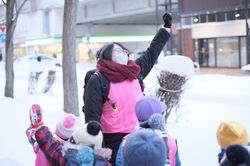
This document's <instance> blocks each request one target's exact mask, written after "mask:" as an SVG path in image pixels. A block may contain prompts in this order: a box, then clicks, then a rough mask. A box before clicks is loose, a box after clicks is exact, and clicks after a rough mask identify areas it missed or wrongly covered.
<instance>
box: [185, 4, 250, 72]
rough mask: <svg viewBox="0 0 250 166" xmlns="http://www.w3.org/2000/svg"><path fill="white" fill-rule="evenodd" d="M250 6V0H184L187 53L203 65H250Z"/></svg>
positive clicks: (235, 66)
mask: <svg viewBox="0 0 250 166" xmlns="http://www.w3.org/2000/svg"><path fill="white" fill-rule="evenodd" d="M249 5H250V3H249V2H248V1H247V0H239V1H234V0H225V1H221V0H211V1H199V0H187V1H182V11H181V23H180V30H181V32H182V51H183V54H184V55H187V56H189V57H191V58H192V59H193V60H194V61H197V62H198V63H199V64H200V66H201V67H230V68H240V67H242V66H244V65H246V64H249V63H250V55H249V54H250V52H249V51H248V50H247V46H248V45H249V44H247V43H248V42H247V39H248V38H249V37H248V35H247V31H248V27H247V24H248V21H249V20H248V18H249V17H250V10H249Z"/></svg>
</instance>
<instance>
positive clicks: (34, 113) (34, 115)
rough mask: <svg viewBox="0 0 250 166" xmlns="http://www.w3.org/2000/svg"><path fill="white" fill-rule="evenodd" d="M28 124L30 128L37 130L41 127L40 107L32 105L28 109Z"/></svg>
mask: <svg viewBox="0 0 250 166" xmlns="http://www.w3.org/2000/svg"><path fill="white" fill-rule="evenodd" d="M29 113H30V123H31V125H30V126H31V128H38V127H40V126H42V125H43V121H42V109H41V107H40V105H38V104H33V105H32V106H31V108H30V112H29Z"/></svg>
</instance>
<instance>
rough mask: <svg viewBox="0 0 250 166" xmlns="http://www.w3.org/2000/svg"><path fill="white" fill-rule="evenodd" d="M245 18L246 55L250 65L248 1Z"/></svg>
mask: <svg viewBox="0 0 250 166" xmlns="http://www.w3.org/2000/svg"><path fill="white" fill-rule="evenodd" d="M245 18H246V54H247V56H246V57H247V64H250V29H249V24H248V0H245Z"/></svg>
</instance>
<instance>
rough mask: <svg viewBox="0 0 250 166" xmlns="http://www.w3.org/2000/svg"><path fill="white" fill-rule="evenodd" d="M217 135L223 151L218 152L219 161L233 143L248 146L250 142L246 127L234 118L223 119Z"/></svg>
mask: <svg viewBox="0 0 250 166" xmlns="http://www.w3.org/2000/svg"><path fill="white" fill-rule="evenodd" d="M216 136H217V141H218V144H219V145H220V148H221V152H220V153H219V154H218V161H219V163H220V162H221V159H222V157H223V156H224V153H225V150H226V148H227V147H228V146H230V145H233V144H238V145H242V146H246V145H248V142H249V137H248V133H247V130H246V128H245V127H244V126H243V125H242V124H241V123H239V122H237V121H233V120H225V121H222V122H221V123H220V124H219V127H218V129H217V131H216Z"/></svg>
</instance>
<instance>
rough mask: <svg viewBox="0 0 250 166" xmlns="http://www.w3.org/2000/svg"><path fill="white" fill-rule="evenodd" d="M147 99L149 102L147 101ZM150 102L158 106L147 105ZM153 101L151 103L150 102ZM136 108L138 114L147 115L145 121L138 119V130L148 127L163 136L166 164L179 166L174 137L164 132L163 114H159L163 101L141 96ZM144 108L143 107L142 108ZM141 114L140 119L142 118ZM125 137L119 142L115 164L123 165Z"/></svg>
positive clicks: (162, 110)
mask: <svg viewBox="0 0 250 166" xmlns="http://www.w3.org/2000/svg"><path fill="white" fill-rule="evenodd" d="M148 101H149V102H148ZM150 102H151V106H152V105H156V106H158V107H147V105H148V103H150ZM152 103H153V104H152ZM137 104H138V105H137V109H136V111H138V110H139V111H138V112H139V114H138V116H141V115H146V116H145V117H148V116H149V118H148V119H146V118H145V117H144V118H145V119H146V120H145V121H142V120H141V121H140V127H141V128H140V129H139V130H145V129H146V128H147V129H150V130H152V131H154V132H155V133H156V134H157V135H159V136H160V137H161V138H163V140H164V142H165V147H166V149H167V155H166V156H165V161H166V164H168V165H170V166H180V165H181V161H180V157H179V152H178V145H177V141H176V139H175V138H173V137H172V136H171V135H169V134H167V133H166V128H165V126H166V122H165V119H164V116H163V115H162V114H161V113H162V112H164V111H165V109H166V106H164V105H165V104H164V103H161V102H160V101H159V99H157V98H155V97H153V96H149V97H143V99H141V100H140V101H138V103H137ZM143 108H145V109H143ZM146 111H148V112H146ZM144 118H142V116H141V119H144ZM126 139H127V137H125V138H124V139H123V141H122V143H121V144H120V147H119V150H118V154H117V158H116V166H122V165H123V159H122V151H123V148H124V146H125V145H126V143H127V141H126Z"/></svg>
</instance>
